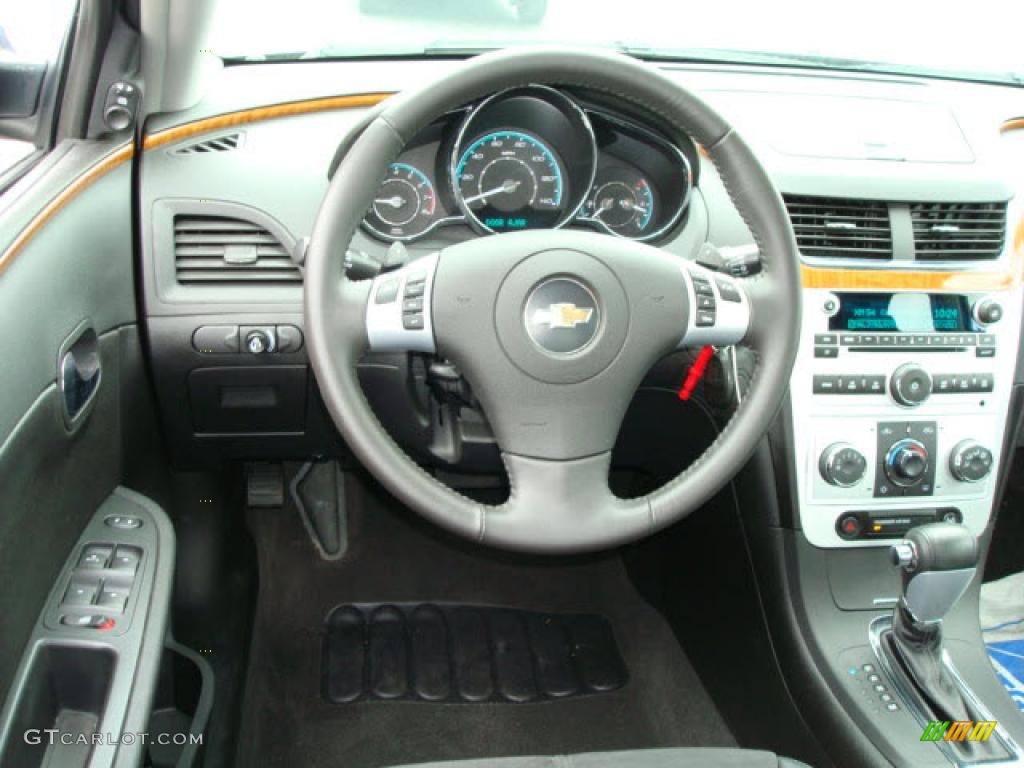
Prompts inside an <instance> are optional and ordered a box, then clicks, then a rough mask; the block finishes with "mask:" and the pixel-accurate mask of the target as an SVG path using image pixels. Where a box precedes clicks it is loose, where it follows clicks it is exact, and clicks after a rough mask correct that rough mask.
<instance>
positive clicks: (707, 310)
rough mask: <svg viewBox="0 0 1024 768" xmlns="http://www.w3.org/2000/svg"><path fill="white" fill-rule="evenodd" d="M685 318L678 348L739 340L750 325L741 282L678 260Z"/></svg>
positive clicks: (747, 306) (748, 305)
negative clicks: (686, 305) (686, 307)
mask: <svg viewBox="0 0 1024 768" xmlns="http://www.w3.org/2000/svg"><path fill="white" fill-rule="evenodd" d="M679 271H680V272H681V273H682V277H683V283H684V287H685V290H686V292H687V295H688V298H689V305H690V307H689V312H690V314H689V318H688V320H687V324H686V333H685V334H684V335H683V338H682V339H681V340H680V342H679V346H680V347H695V346H705V345H713V346H717V347H724V346H728V345H730V344H737V343H739V342H740V341H742V340H743V339H744V338H745V337H746V335H747V331H748V330H749V328H750V318H751V305H750V298H749V296H748V295H747V289H746V288H745V287H744V285H743V283H742V282H741V281H739V280H737V279H736V278H734V277H730V276H729V275H723V274H721V273H719V272H712V271H711V270H709V269H705V268H704V267H702V266H700V265H699V264H694V263H691V262H681V263H680V265H679Z"/></svg>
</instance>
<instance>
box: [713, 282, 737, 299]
mask: <svg viewBox="0 0 1024 768" xmlns="http://www.w3.org/2000/svg"><path fill="white" fill-rule="evenodd" d="M715 283H716V284H717V285H718V294H719V295H720V296H721V297H722V301H732V302H739V301H740V300H741V299H740V291H739V288H737V287H736V285H735V283H731V282H729V281H728V280H722V279H719V280H716V281H715Z"/></svg>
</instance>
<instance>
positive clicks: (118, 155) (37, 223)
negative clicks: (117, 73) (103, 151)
mask: <svg viewBox="0 0 1024 768" xmlns="http://www.w3.org/2000/svg"><path fill="white" fill-rule="evenodd" d="M134 154H135V148H134V147H133V146H132V145H131V144H125V145H123V146H122V147H120V148H118V149H116V150H115V151H113V152H111V153H110V154H109V155H107V156H106V157H104V158H103V159H102V160H100V161H99V162H97V163H95V164H94V165H92V166H90V167H89V168H88V169H87V170H86V171H85V172H84V173H82V175H80V176H78V177H76V178H75V180H74V181H72V182H71V183H70V184H68V186H66V187H64V189H62V190H61V191H60V193H59V194H58V195H57V196H56V197H55V198H53V199H52V200H51V201H50V202H49V203H47V204H46V206H45V207H44V208H43V209H42V210H41V211H39V213H37V214H36V215H35V216H34V217H33V218H32V220H31V221H30V222H29V223H28V226H26V227H25V228H24V229H23V230H21V232H19V233H18V236H17V237H16V238H14V241H13V242H12V243H11V244H10V245H8V246H7V249H6V250H5V251H4V252H3V253H0V275H2V274H3V273H4V271H5V270H6V269H7V268H8V267H9V266H10V265H11V264H12V263H13V262H14V259H15V258H16V257H17V255H18V254H19V253H21V251H22V250H23V249H24V248H25V246H26V245H27V244H28V242H29V240H31V239H32V238H33V237H35V236H36V235H37V234H38V233H39V230H41V229H42V228H43V227H44V226H46V224H47V223H48V222H49V221H50V220H51V219H52V218H53V217H54V216H56V215H57V214H58V213H60V212H61V210H63V208H64V206H66V205H67V204H68V203H70V202H71V201H72V200H74V199H75V198H76V197H78V195H80V194H81V193H82V192H84V191H85V190H86V189H87V188H88V187H90V186H91V185H93V184H95V183H96V182H97V181H99V180H100V179H101V178H103V177H104V176H106V175H107V174H108V173H110V172H111V171H113V170H114V169H115V168H117V167H119V166H121V165H123V164H124V163H126V162H128V161H129V160H131V158H132V156H133V155H134Z"/></svg>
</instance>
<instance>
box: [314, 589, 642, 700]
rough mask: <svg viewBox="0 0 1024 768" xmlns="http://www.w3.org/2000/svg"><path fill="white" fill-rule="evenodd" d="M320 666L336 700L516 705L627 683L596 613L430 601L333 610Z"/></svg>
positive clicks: (326, 690)
mask: <svg viewBox="0 0 1024 768" xmlns="http://www.w3.org/2000/svg"><path fill="white" fill-rule="evenodd" d="M321 670H322V684H323V694H324V696H325V698H327V700H328V701H332V702H334V703H336V704H345V703H350V702H354V701H365V700H386V701H393V700H402V699H404V700H413V701H429V702H448V703H458V702H465V703H479V702H511V703H524V702H531V701H543V700H545V699H564V698H567V697H570V696H582V695H589V694H595V693H602V692H605V691H613V690H615V689H617V688H621V687H622V686H623V685H625V684H626V681H627V680H628V678H629V675H628V672H627V670H626V665H625V662H624V661H623V660H622V655H621V654H620V653H619V649H618V646H617V645H616V643H615V636H614V634H613V633H612V628H611V625H610V624H609V622H608V620H607V619H605V618H604V617H603V616H599V615H596V614H583V613H573V614H552V613H536V612H533V611H523V610H517V609H509V608H493V607H484V606H469V605H453V604H435V603H388V604H365V603H361V604H351V605H340V606H338V607H337V608H335V609H334V610H333V611H331V613H330V615H329V616H328V617H327V633H326V636H325V638H324V645H323V664H322V665H321Z"/></svg>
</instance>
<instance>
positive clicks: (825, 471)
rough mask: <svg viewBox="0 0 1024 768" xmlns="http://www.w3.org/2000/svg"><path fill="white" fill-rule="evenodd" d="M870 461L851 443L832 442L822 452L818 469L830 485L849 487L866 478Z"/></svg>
mask: <svg viewBox="0 0 1024 768" xmlns="http://www.w3.org/2000/svg"><path fill="white" fill-rule="evenodd" d="M867 467H868V462H867V459H865V458H864V454H862V453H861V452H860V451H858V450H857V449H856V448H854V447H853V446H852V445H850V444H849V443H832V445H830V446H829V447H828V448H826V449H825V450H824V451H822V453H821V458H820V459H819V460H818V471H819V472H821V476H822V478H824V480H825V482H827V483H829V484H830V485H835V486H838V487H840V488H849V487H850V486H853V485H856V484H857V483H859V482H860V481H861V480H862V479H863V478H864V472H865V470H867Z"/></svg>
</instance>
